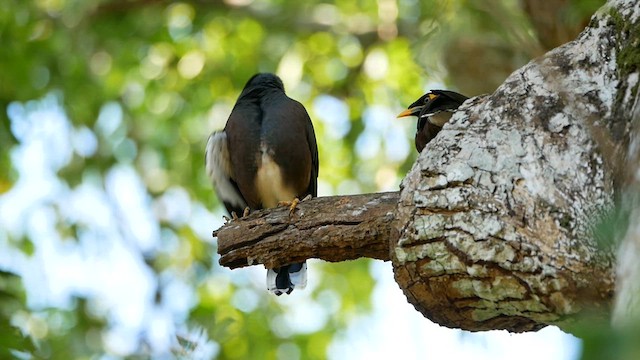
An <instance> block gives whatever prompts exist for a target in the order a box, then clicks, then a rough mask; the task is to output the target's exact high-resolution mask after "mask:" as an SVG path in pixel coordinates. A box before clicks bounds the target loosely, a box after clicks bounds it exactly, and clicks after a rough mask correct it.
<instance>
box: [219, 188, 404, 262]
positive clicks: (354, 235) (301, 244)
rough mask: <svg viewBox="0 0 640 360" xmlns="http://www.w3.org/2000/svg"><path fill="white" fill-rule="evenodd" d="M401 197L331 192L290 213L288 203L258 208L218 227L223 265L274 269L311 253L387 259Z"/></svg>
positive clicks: (325, 256) (334, 257)
mask: <svg viewBox="0 0 640 360" xmlns="http://www.w3.org/2000/svg"><path fill="white" fill-rule="evenodd" d="M398 199H399V194H398V193H397V192H390V193H378V194H366V195H354V196H330V197H320V198H315V199H310V200H306V201H303V202H301V203H300V204H298V206H297V208H296V210H295V211H294V213H293V214H292V215H291V216H290V215H289V208H288V207H279V208H274V209H266V210H261V211H256V212H254V213H252V214H251V215H249V216H247V217H245V218H241V219H238V220H234V221H231V222H229V223H227V224H226V225H225V226H223V227H222V228H220V229H219V230H217V231H216V232H214V236H217V237H218V253H219V254H220V255H221V256H222V257H221V258H220V265H223V266H226V267H229V268H232V269H233V268H238V267H243V266H248V265H255V264H264V265H265V266H266V267H267V268H274V267H278V266H282V265H286V264H291V263H294V262H299V261H302V260H306V259H309V258H318V259H322V260H325V261H331V262H337V261H345V260H353V259H357V258H360V257H367V258H373V259H380V260H384V261H388V260H389V259H390V257H389V241H390V239H393V238H394V237H395V238H397V232H396V231H395V228H394V227H393V219H394V217H393V213H394V210H395V207H396V205H397V203H398ZM394 234H396V235H395V236H394Z"/></svg>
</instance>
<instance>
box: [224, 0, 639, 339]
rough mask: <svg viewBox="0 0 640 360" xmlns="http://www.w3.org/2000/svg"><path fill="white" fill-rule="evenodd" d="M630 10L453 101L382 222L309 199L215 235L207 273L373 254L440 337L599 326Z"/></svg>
mask: <svg viewBox="0 0 640 360" xmlns="http://www.w3.org/2000/svg"><path fill="white" fill-rule="evenodd" d="M638 14H640V9H639V5H637V4H636V2H632V1H610V2H609V3H608V5H607V6H605V7H604V8H603V9H601V10H600V11H599V13H598V14H597V15H596V16H594V18H593V19H592V21H591V23H590V25H589V26H588V28H587V29H586V30H585V31H583V32H582V33H581V35H580V36H579V37H578V38H577V39H576V40H574V41H573V42H570V43H568V44H566V45H564V46H562V47H560V48H557V49H555V50H553V51H551V52H549V53H548V54H546V55H545V56H543V57H541V58H539V59H536V60H534V61H532V62H531V63H529V64H528V65H526V66H525V67H523V68H522V69H520V70H518V71H516V72H514V73H513V74H512V75H511V76H510V77H509V78H508V79H507V80H506V81H505V82H504V84H503V85H502V86H500V88H498V89H497V91H495V92H494V93H493V94H491V95H488V96H482V97H477V98H474V99H472V100H470V101H468V102H467V103H465V104H464V105H463V106H462V107H461V108H460V110H459V111H458V112H457V113H456V114H455V115H454V117H453V118H452V120H451V122H450V123H449V124H447V125H446V126H445V127H444V129H443V130H442V131H441V133H440V134H439V136H438V137H437V138H436V139H434V140H433V141H432V142H431V143H430V144H428V146H427V147H426V148H425V150H424V151H423V153H422V154H421V156H420V157H419V159H418V161H417V162H416V164H415V165H414V167H413V169H412V170H411V171H410V172H409V174H408V175H407V177H406V178H405V180H404V181H403V183H402V188H401V192H400V198H399V202H398V204H397V207H396V208H395V211H393V210H390V207H391V204H389V201H395V198H393V196H392V195H384V194H383V196H382V197H381V198H377V199H378V200H384V201H381V203H384V205H379V204H376V201H373V202H370V200H372V199H374V197H375V195H360V196H359V199H358V200H357V201H359V202H358V203H357V204H360V205H355V204H356V203H355V202H354V203H351V199H352V197H335V198H327V199H316V200H311V201H310V202H308V203H307V204H304V203H303V205H302V206H301V208H300V209H299V210H298V211H299V213H296V214H294V215H293V217H292V218H288V215H287V213H286V212H287V210H286V209H276V210H267V211H263V212H259V213H256V214H253V215H251V216H250V217H249V218H247V219H241V220H238V221H234V222H232V223H231V224H229V225H226V226H225V227H223V228H222V229H221V230H220V231H219V232H218V233H217V235H218V238H219V252H220V253H221V255H222V259H221V263H222V264H224V265H227V266H232V267H237V266H244V265H246V264H256V263H264V264H265V265H266V266H267V267H272V266H277V265H282V264H283V263H287V262H293V261H300V260H302V259H306V258H309V257H320V258H324V259H327V260H330V261H339V260H347V259H352V258H354V257H356V256H371V257H374V258H379V259H386V258H385V257H384V256H383V255H381V254H384V252H385V251H384V250H381V249H383V247H384V246H385V243H386V245H388V249H389V250H390V254H391V256H390V257H391V261H392V262H393V268H394V273H395V277H396V281H397V282H398V284H399V285H400V287H401V288H402V289H403V291H404V292H405V294H406V296H407V298H408V300H409V302H411V303H412V304H413V305H414V306H415V307H416V309H417V310H419V311H420V312H421V313H422V314H423V315H424V316H426V317H428V318H430V319H432V320H433V321H435V322H437V323H439V324H441V325H444V326H449V327H457V328H462V329H467V330H488V329H508V330H510V331H529V330H536V329H539V328H541V327H543V326H545V325H547V324H556V325H559V326H561V327H564V328H567V327H570V326H571V325H573V324H575V322H576V321H577V320H578V319H579V318H580V316H581V315H583V314H585V313H591V312H592V311H596V312H600V313H604V314H605V316H606V314H608V312H609V311H610V306H611V300H612V298H613V293H614V283H615V281H614V280H615V279H614V271H613V258H614V257H613V251H612V250H611V249H612V248H613V246H611V243H607V242H606V241H604V242H603V243H604V244H605V245H604V246H603V245H602V244H601V245H600V246H599V244H598V242H597V241H596V235H595V234H596V231H597V230H599V229H600V228H601V226H600V225H601V224H602V223H603V220H602V219H603V218H605V217H606V216H608V215H609V213H610V212H611V210H612V209H613V204H614V195H615V194H616V192H617V191H619V190H620V189H623V188H624V186H625V185H624V184H626V183H627V182H625V181H622V180H623V179H625V178H626V177H625V176H624V174H625V170H624V169H625V166H624V165H625V163H624V162H621V161H620V160H621V159H634V160H633V161H636V162H637V156H628V155H629V154H634V153H635V152H637V147H638V143H637V141H632V142H629V138H630V134H632V133H633V131H632V130H631V129H632V126H631V125H632V121H631V120H632V118H633V116H632V115H633V113H634V111H637V110H636V108H637V106H636V105H637V93H638V92H637V90H638V81H637V80H638V73H637V69H638V67H637V65H638V61H637V60H636V59H640V56H637V55H635V54H636V53H635V52H634V51H638V50H636V49H637V44H638V34H640V32H638V31H637V30H638V29H637V27H636V25H635V24H637V20H638ZM634 42H635V45H634ZM630 47H631V48H632V49H634V50H633V51H631V50H629V48H630ZM636 127H637V125H636ZM627 144H630V145H629V146H627ZM633 146H635V148H634V147H633ZM634 149H635V150H634ZM634 151H635V152H634ZM627 161H632V160H627ZM635 165H636V166H637V163H635ZM636 169H637V167H636ZM370 197H371V198H370ZM323 201H326V202H323ZM354 201H356V200H354ZM321 202H323V203H322V205H320V203H321ZM363 202H364V204H367V203H369V205H371V206H365V205H362V204H363ZM332 204H333V205H332ZM347 204H352V205H347ZM316 206H318V208H317V209H316V210H314V207H316ZM376 207H379V209H378V210H376ZM327 209H331V211H328V210H327ZM358 209H363V210H362V212H360V211H359V210H358ZM354 219H355V220H354ZM334 225H335V226H334ZM636 226H637V225H636ZM394 229H395V230H394ZM367 230H369V231H367ZM599 233H600V237H602V238H604V239H605V240H610V239H611V238H613V237H614V234H610V233H606V232H605V233H602V231H600V232H599ZM637 238H638V236H635V238H634V239H637ZM606 244H608V246H607V245H606ZM634 244H635V245H634V246H635V250H637V249H640V245H638V244H637V243H634ZM369 246H372V247H373V246H375V247H376V249H377V250H375V251H373V252H372V253H366V252H365V250H364V249H367V248H368V247H369ZM373 253H375V254H377V255H372V254H373ZM636 253H637V252H636ZM635 270H636V272H637V273H639V274H640V269H638V268H637V266H636V267H635ZM635 279H636V284H637V283H638V281H637V278H635ZM635 295H637V291H636V292H635ZM631 299H634V301H636V303H637V300H635V299H636V298H635V297H633V296H632V297H631ZM627 303H629V301H627Z"/></svg>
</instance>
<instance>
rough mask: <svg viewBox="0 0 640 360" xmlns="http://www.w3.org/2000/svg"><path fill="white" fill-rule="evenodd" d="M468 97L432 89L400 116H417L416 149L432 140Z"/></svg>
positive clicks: (419, 149) (422, 147)
mask: <svg viewBox="0 0 640 360" xmlns="http://www.w3.org/2000/svg"><path fill="white" fill-rule="evenodd" d="M467 99H468V97H466V96H464V95H462V94H458V93H457V92H454V91H448V90H431V91H430V92H428V93H426V94H424V95H422V96H421V97H420V98H419V99H418V100H416V101H415V102H414V103H413V104H411V105H409V108H408V109H407V110H405V111H403V112H401V113H400V114H398V117H399V118H401V117H405V116H417V117H418V129H417V131H416V149H417V150H418V152H421V151H422V149H424V147H425V146H426V145H427V143H428V142H429V141H431V140H432V139H433V138H434V137H436V135H438V132H440V130H442V127H443V126H444V124H445V123H446V122H447V121H449V119H451V115H453V113H454V112H455V111H456V110H457V109H458V107H460V105H462V103H463V102H465V100H467Z"/></svg>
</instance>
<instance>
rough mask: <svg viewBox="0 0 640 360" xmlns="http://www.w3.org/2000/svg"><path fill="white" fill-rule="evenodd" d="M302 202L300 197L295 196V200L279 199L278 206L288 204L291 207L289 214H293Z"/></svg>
mask: <svg viewBox="0 0 640 360" xmlns="http://www.w3.org/2000/svg"><path fill="white" fill-rule="evenodd" d="M299 203H300V199H298V198H295V199H293V201H279V202H278V206H288V207H289V216H292V215H293V212H294V211H296V207H297V206H298V204H299Z"/></svg>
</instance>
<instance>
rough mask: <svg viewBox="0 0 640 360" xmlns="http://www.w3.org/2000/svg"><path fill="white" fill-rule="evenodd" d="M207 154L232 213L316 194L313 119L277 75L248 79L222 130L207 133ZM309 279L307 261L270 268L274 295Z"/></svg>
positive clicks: (221, 195)
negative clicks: (290, 95) (285, 90)
mask: <svg viewBox="0 0 640 360" xmlns="http://www.w3.org/2000/svg"><path fill="white" fill-rule="evenodd" d="M205 155H206V156H205V162H206V168H207V173H208V174H209V177H211V179H212V181H213V185H214V188H215V191H216V194H217V195H218V199H220V200H221V201H222V202H223V203H224V205H225V207H226V208H227V211H229V213H230V214H232V215H233V214H234V213H235V214H243V212H244V209H245V208H247V207H248V208H249V209H251V210H257V209H263V208H272V207H276V206H278V205H279V203H281V202H288V201H291V200H294V199H295V200H294V204H296V203H297V201H298V200H297V199H302V198H304V197H308V196H313V197H315V196H316V195H317V188H318V184H317V178H318V147H317V144H316V136H315V132H314V130H313V124H312V123H311V119H310V118H309V114H308V113H307V111H306V109H305V108H304V106H302V104H300V103H299V102H297V101H295V100H293V99H291V98H289V97H288V96H287V95H286V94H285V92H284V86H283V84H282V80H280V78H279V77H277V76H276V75H274V74H268V73H264V74H256V75H254V76H253V77H252V78H251V79H250V80H249V81H248V82H247V84H246V85H245V87H244V89H243V90H242V93H240V96H239V97H238V100H237V102H236V105H235V106H234V108H233V110H232V111H231V115H229V119H228V120H227V124H226V126H225V128H224V130H222V131H217V132H214V133H213V134H211V136H210V137H209V141H208V142H207V149H206V154H205ZM293 206H295V205H292V208H291V209H292V211H293V209H294V207H293ZM306 283H307V265H306V262H305V263H299V264H290V265H286V266H283V267H281V268H277V269H269V270H268V271H267V288H268V289H269V290H270V291H272V292H273V293H274V294H276V295H282V294H283V293H286V294H289V293H291V292H292V291H293V289H294V288H297V289H301V288H304V287H305V285H306Z"/></svg>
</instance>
